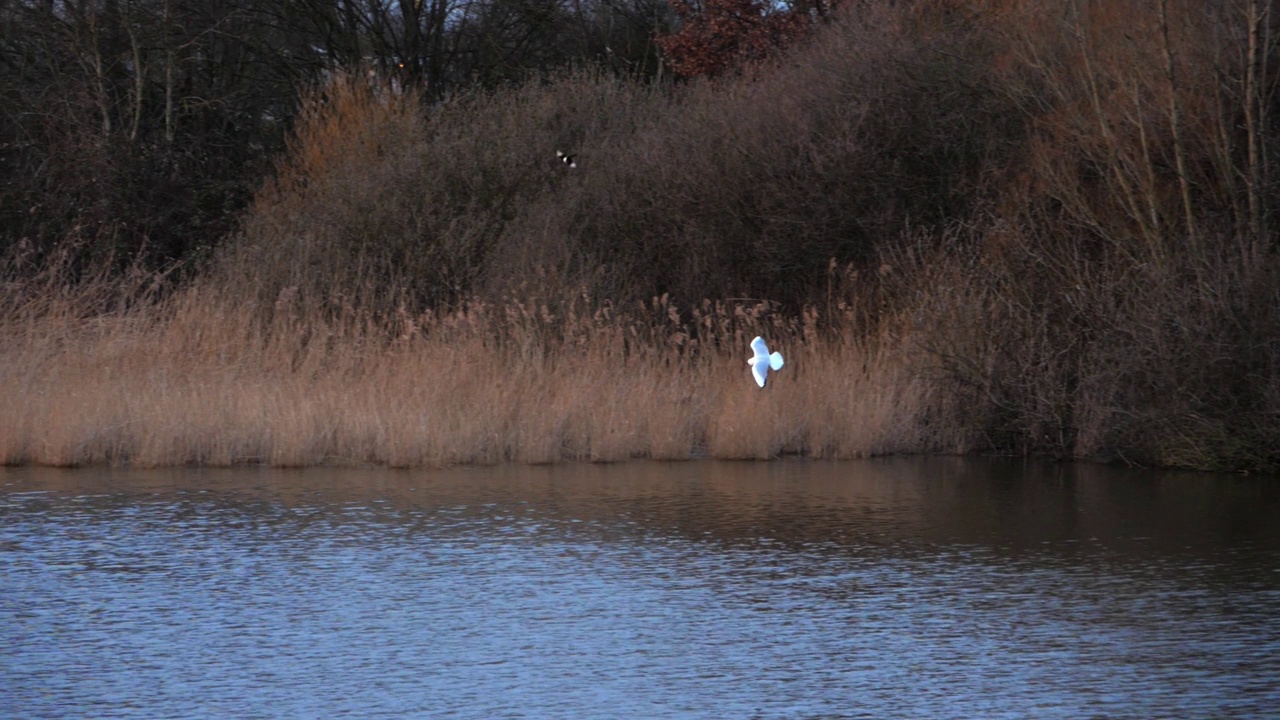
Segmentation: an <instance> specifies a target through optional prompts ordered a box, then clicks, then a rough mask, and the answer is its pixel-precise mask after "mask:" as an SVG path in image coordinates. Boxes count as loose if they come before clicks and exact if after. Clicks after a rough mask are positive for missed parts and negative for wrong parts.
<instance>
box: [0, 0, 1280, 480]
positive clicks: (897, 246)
mask: <svg viewBox="0 0 1280 720" xmlns="http://www.w3.org/2000/svg"><path fill="white" fill-rule="evenodd" d="M853 5H854V7H853V9H854V10H856V12H850V13H848V14H847V15H846V16H845V17H844V18H843V19H840V20H839V21H837V22H835V23H833V27H831V28H829V29H828V31H827V32H824V33H822V34H820V36H819V37H817V38H815V39H814V40H813V42H812V43H811V44H809V45H807V46H806V47H804V48H801V49H798V50H797V51H796V52H795V53H793V54H792V55H790V56H789V57H787V58H784V59H783V60H782V61H781V62H780V64H778V65H777V66H776V67H771V68H767V69H762V70H761V71H760V72H758V73H754V74H752V77H749V78H742V79H737V80H732V81H719V82H707V83H690V84H688V85H686V86H682V87H680V88H676V89H670V88H667V89H663V88H658V87H652V86H639V85H635V84H630V83H627V82H623V81H619V80H616V79H612V78H606V77H601V76H597V75H593V74H591V73H589V72H579V73H571V74H568V75H564V76H559V77H556V78H550V79H547V80H546V81H545V82H538V83H530V84H526V85H524V86H521V87H516V88H507V89H503V90H500V91H493V92H488V93H477V94H472V95H468V96H465V97H460V98H457V99H455V100H452V101H450V102H448V103H445V104H443V105H438V106H433V107H430V108H428V109H426V110H425V111H424V110H422V109H421V107H420V106H419V104H418V103H417V102H416V100H415V98H414V97H413V96H412V94H411V93H410V94H405V95H395V94H389V93H386V92H385V91H383V90H380V89H379V88H378V87H377V86H376V85H370V84H368V83H366V82H364V81H363V80H359V81H357V80H355V79H349V78H338V79H337V80H335V81H334V82H333V83H331V84H330V85H328V86H327V87H325V88H322V89H319V90H318V91H317V92H316V93H314V94H313V96H312V99H311V100H310V101H309V103H310V104H309V105H308V107H307V110H306V111H305V112H304V113H303V116H302V118H301V120H300V122H299V125H298V128H297V133H296V137H295V139H294V141H293V142H292V144H291V146H290V148H289V152H288V153H287V154H286V155H285V156H284V157H282V158H281V159H280V160H279V163H278V167H277V172H276V175H275V177H274V178H273V180H272V181H271V182H269V183H267V184H266V185H265V186H264V187H263V189H262V190H261V191H260V192H259V193H258V195H257V197H256V198H255V201H254V204H253V207H252V209H251V211H250V212H249V213H248V214H247V215H246V217H245V219H244V222H243V225H242V227H241V229H240V230H239V232H238V233H236V234H235V235H234V236H233V237H231V238H229V239H228V241H227V242H226V243H225V244H224V246H223V247H222V248H221V250H220V252H219V253H218V254H217V257H215V258H214V260H213V261H212V262H211V263H210V265H209V266H208V267H207V268H205V270H204V272H203V273H202V274H200V275H199V276H198V277H197V278H196V279H195V280H193V281H190V282H187V283H185V284H183V285H181V286H180V287H176V288H170V289H169V290H168V291H167V292H159V291H157V289H156V282H155V280H154V279H153V278H149V277H146V276H126V277H124V278H123V279H120V278H111V277H106V276H101V277H96V278H95V277H91V278H88V279H85V280H83V281H81V282H78V283H76V284H68V282H66V281H65V280H64V278H65V277H66V273H64V272H61V271H60V270H59V269H58V267H57V266H56V263H55V264H54V265H52V266H50V268H48V269H47V270H46V271H45V272H43V273H41V274H37V275H34V276H32V275H31V274H30V273H25V274H24V273H22V272H17V271H12V270H10V271H6V272H5V273H4V277H5V278H12V279H11V280H8V281H7V284H5V285H4V286H3V291H2V292H0V301H2V302H3V305H2V307H3V309H4V312H3V313H0V332H2V333H4V337H6V338H10V340H11V342H9V343H7V344H5V345H4V346H3V347H0V397H4V398H6V399H7V400H9V405H8V407H9V408H10V409H9V410H8V411H7V412H5V413H3V414H0V462H6V463H42V464H79V463H87V462H117V463H124V462H127V463H132V464H139V465H158V464H184V463H202V464H230V463H239V462H266V463H272V464H277V465H306V464H313V463H325V462H328V463H377V464H388V465H395V466H411V465H443V464H451V463H471V462H503V461H518V462H555V461H558V460H562V459H585V460H599V461H613V460H623V459H626V458H630V457H654V458H686V457H693V456H700V455H708V456H713V457H726V458H769V457H775V456H778V455H781V454H789V453H796V454H803V455H806V456H812V457H852V456H860V455H869V454H881V453H892V452H938V451H943V452H966V451H972V450H991V451H999V452H1017V453H1035V454H1046V455H1051V456H1055V457H1061V458H1089V459H1099V460H1117V461H1124V462H1129V463H1136V464H1150V465H1175V466H1185V467H1198V468H1216V469H1275V468H1277V467H1280V450H1277V448H1280V341H1277V338H1280V262H1278V260H1277V256H1276V247H1275V241H1274V237H1273V235H1272V232H1271V230H1269V228H1272V227H1274V226H1275V225H1274V214H1275V210H1276V208H1275V206H1274V200H1273V198H1274V197H1276V192H1277V190H1280V187H1277V181H1276V178H1275V175H1274V172H1273V171H1272V170H1271V168H1272V167H1274V165H1275V162H1276V161H1277V160H1278V159H1280V158H1277V157H1276V153H1277V148H1280V144H1277V143H1276V139H1277V138H1276V137H1275V136H1276V132H1277V131H1276V129H1275V128H1274V127H1273V123H1271V121H1270V116H1271V114H1272V113H1273V111H1274V109H1275V96H1274V92H1273V88H1272V87H1271V85H1268V81H1266V78H1274V77H1276V72H1277V71H1278V70H1280V67H1277V65H1280V63H1278V61H1277V53H1276V52H1275V47H1274V39H1273V38H1274V37H1275V36H1274V35H1273V34H1272V33H1273V25H1274V20H1275V18H1272V16H1270V15H1264V14H1263V13H1262V12H1261V10H1260V6H1259V4H1258V3H1257V2H1254V1H1253V0H1231V1H1230V2H1227V3H1209V2H1198V1H1196V0H1167V1H1164V2H1158V3H1155V4H1151V3H1143V2H1138V0H1132V1H1130V0H1114V1H1113V2H1079V3H1069V4H1066V5H1059V4H1052V3H1018V2H1007V1H990V2H978V1H976V0H975V1H974V2H960V1H957V2H949V3H945V4H942V5H939V7H938V8H933V6H932V5H930V4H927V3H901V4H894V5H893V6H888V5H886V4H883V3H866V4H858V3H854V4H853ZM931 8H933V9H931ZM939 8H940V9H939ZM1250 13H1252V15H1250ZM1242 17H1243V18H1246V21H1244V22H1242V21H1241V18H1242ZM360 77H362V78H363V76H360ZM1273 84H1274V83H1272V85H1273ZM557 149H564V150H568V151H570V152H575V153H577V157H578V166H579V167H578V168H576V169H573V170H570V169H568V168H566V167H564V166H563V165H562V164H560V163H559V162H557V160H556V157H555V151H556V150H557ZM755 334H763V335H765V336H767V337H768V338H769V339H770V343H771V344H773V345H777V346H779V347H780V348H781V349H782V350H783V352H784V353H785V354H786V355H787V358H788V364H787V367H786V368H785V369H784V370H783V371H782V372H780V373H778V374H776V375H775V376H771V380H770V386H769V387H768V388H766V389H765V390H764V391H759V390H758V389H757V388H756V387H755V386H754V384H753V383H752V382H751V381H750V379H749V375H748V370H747V366H746V363H745V359H746V347H747V341H748V340H749V339H750V338H751V337H752V336H753V335H755Z"/></svg>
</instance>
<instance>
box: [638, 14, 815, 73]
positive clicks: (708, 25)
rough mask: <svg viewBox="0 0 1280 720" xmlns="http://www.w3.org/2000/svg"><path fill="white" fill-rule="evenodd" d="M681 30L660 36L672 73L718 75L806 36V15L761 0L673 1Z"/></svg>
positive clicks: (808, 22) (810, 22)
mask: <svg viewBox="0 0 1280 720" xmlns="http://www.w3.org/2000/svg"><path fill="white" fill-rule="evenodd" d="M672 7H673V8H674V9H675V11H676V13H677V14H679V15H680V18H681V20H682V21H683V26H682V27H681V28H680V31H679V32H677V33H675V34H673V35H666V36H663V37H659V38H658V45H659V46H660V47H661V48H662V52H663V55H664V56H665V57H666V59H667V62H668V63H670V65H671V69H672V70H674V71H675V72H676V73H677V74H680V75H684V76H686V77H692V76H697V75H706V76H709V77H711V76H716V75H720V74H721V73H724V72H725V71H727V70H732V69H735V68H738V67H740V66H742V65H743V64H745V63H749V62H759V61H761V60H764V59H766V58H768V57H771V56H773V55H774V54H775V53H777V52H778V51H779V50H781V49H783V48H785V47H787V46H788V45H790V44H791V43H793V42H795V41H796V40H798V39H800V38H801V37H803V36H805V35H806V34H807V33H808V32H809V29H810V28H811V27H812V25H813V19H812V17H811V15H810V14H809V13H808V12H805V11H803V10H799V9H792V10H778V9H776V8H774V7H773V6H771V5H770V4H768V3H765V2H760V1H759V0H703V2H702V3H701V5H695V4H694V3H693V2H690V1H689V0H672Z"/></svg>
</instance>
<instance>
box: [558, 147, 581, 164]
mask: <svg viewBox="0 0 1280 720" xmlns="http://www.w3.org/2000/svg"><path fill="white" fill-rule="evenodd" d="M556 157H557V158H559V159H560V162H562V163H564V164H565V165H567V166H569V167H571V168H576V167H578V156H577V155H570V154H569V153H567V152H565V151H563V150H557V151H556Z"/></svg>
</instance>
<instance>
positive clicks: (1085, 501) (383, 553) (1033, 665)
mask: <svg viewBox="0 0 1280 720" xmlns="http://www.w3.org/2000/svg"><path fill="white" fill-rule="evenodd" d="M0 717H4V718H64V717H65V718H90V717H92V718H114V717H139V718H258V717H261V718H336V717H353V718H414V717H431V718H436V717H440V718H451V717H457V718H717V719H718V718H863V717H865V718H961V717H963V718H978V717H981V718H1005V717H1007V718H1072V719H1073V720H1075V719H1078V718H1158V717H1163V718H1211V717H1212V718H1235V717H1238V718H1259V717H1280V478H1274V477H1270V478H1242V477H1233V476H1212V475H1194V474H1156V473H1138V472H1127V471H1120V470H1115V469H1107V468H1100V467H1091V466H1071V465H1038V464H1028V463H1023V462H1011V461H991V460H978V459H964V458H935V459H926V460H920V459H893V460H884V461H867V462H856V463H824V462H799V461H797V462H773V463H721V462H710V461H697V462H687V463H674V464H663V463H647V462H637V463H626V464H621V465H606V466H599V465H567V466H552V467H498V468H459V469H450V470H445V471H420V472H419V471H395V470H384V469H371V470H350V469H316V470H300V471H282V470H270V469H256V468H255V469H234V470H192V469H184V470H164V471H146V472H143V471H125V470H110V469H83V470H50V469H37V468H9V469H0Z"/></svg>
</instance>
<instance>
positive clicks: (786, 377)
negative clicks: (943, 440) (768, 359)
mask: <svg viewBox="0 0 1280 720" xmlns="http://www.w3.org/2000/svg"><path fill="white" fill-rule="evenodd" d="M202 293H204V294H203V295H202ZM211 295H216V294H213V293H209V292H208V291H202V290H201V289H200V288H199V287H196V288H192V289H190V290H187V291H184V292H181V293H179V294H178V295H177V296H175V297H174V298H171V299H169V300H166V301H163V302H160V301H145V300H144V301H140V302H134V303H133V304H132V307H129V308H126V309H122V310H118V311H113V312H95V313H87V312H85V310H86V307H85V306H84V304H83V303H81V302H79V301H78V300H77V299H76V298H74V297H71V298H64V299H62V300H51V301H47V302H41V303H33V304H32V306H31V307H28V308H27V309H26V311H25V312H22V313H19V312H12V313H8V314H7V315H6V318H7V320H6V321H5V322H4V323H3V325H4V326H3V327H2V328H0V331H3V332H4V333H5V335H6V337H9V338H11V339H15V340H16V342H11V343H8V344H7V345H6V346H5V347H4V348H3V349H0V397H5V398H6V399H7V403H6V404H7V405H8V411H7V412H5V413H3V414H0V463H7V464H19V463H31V464H39V465H56V466H67V465H81V464H90V463H113V464H126V463H127V464H130V465H134V466H142V467H147V466H159V465H185V464H201V465H231V464H238V463H265V464H270V465H274V466H286V467H287V466H305V465H315V464H324V463H331V464H377V465H389V466H396V467H402V466H403V467H411V466H441V465H449V464H457V463H497V462H505V461H514V462H520V463H553V462H558V461H562V460H589V461H605V462H610V461H620V460H626V459H629V458H635V457H649V458H656V459H686V458H691V457H696V456H712V457H719V458H756V459H765V458H771V457H776V456H778V455H780V454H783V453H798V454H806V455H811V456H821V457H850V456H860V455H870V454H878V453H884V452H892V451H901V450H928V449H933V445H932V444H931V443H929V442H924V441H923V439H922V438H916V439H913V437H912V436H911V434H910V429H911V428H912V427H913V425H914V424H915V422H916V417H915V414H916V413H918V411H919V405H918V400H919V397H920V396H921V394H922V393H927V392H928V390H927V388H923V387H922V386H921V385H920V383H919V381H911V380H905V381H904V380H903V378H902V376H901V370H900V367H901V363H900V362H895V361H894V360H892V359H891V358H889V356H888V354H887V352H867V351H864V350H863V348H861V347H860V346H859V345H858V344H856V343H852V342H850V341H847V340H844V339H841V338H840V336H838V335H836V334H833V333H827V334H826V335H829V337H821V336H822V335H824V334H822V333H818V332H816V331H813V328H811V332H808V333H804V332H799V331H797V330H796V328H795V327H794V326H792V327H788V326H786V325H785V324H783V323H781V322H778V321H775V319H773V318H771V317H769V316H768V315H767V314H766V313H765V312H764V310H763V308H762V307H759V306H757V307H726V306H724V305H720V306H712V305H710V304H706V305H705V306H703V307H702V308H697V309H694V312H691V313H684V314H683V315H682V314H681V313H680V312H679V311H678V310H677V309H676V308H675V307H673V306H670V305H669V304H668V302H667V300H666V299H664V298H657V299H654V301H653V302H652V303H651V304H649V305H646V306H645V307H642V308H639V309H635V310H632V311H630V312H628V313H626V314H624V313H622V312H620V311H616V310H613V309H610V308H606V309H600V308H596V309H594V310H592V309H590V308H587V307H585V306H582V307H581V308H580V309H581V311H582V312H581V313H576V312H574V313H570V315H569V316H565V317H557V316H556V315H554V314H553V313H551V311H550V309H549V308H547V307H546V306H538V305H532V304H523V305H522V304H516V303H514V302H513V304H511V305H507V306H486V305H482V304H476V305H473V306H469V307H467V308H464V309H461V310H459V311H456V312H454V313H451V314H448V315H442V316H431V315H424V316H419V317H407V316H401V317H399V318H396V319H394V320H393V321H389V322H388V323H384V324H381V325H378V324H374V323H372V322H357V321H355V320H353V319H350V318H348V319H345V320H341V319H340V320H327V321H326V320H322V319H319V318H316V317H309V318H302V317H298V316H297V314H296V313H293V312H291V311H290V310H289V308H288V307H287V306H286V305H287V303H288V302H289V301H288V299H287V298H285V299H282V300H281V302H280V306H278V307H277V308H276V310H277V312H276V315H275V320H273V321H271V322H270V323H266V324H264V323H261V322H258V321H256V320H255V318H254V315H253V314H252V313H251V312H250V311H249V309H247V308H245V307H243V306H240V307H237V306H236V305H235V304H234V303H231V304H220V303H219V302H218V301H216V300H213V299H211V297H210V296H211ZM12 299H13V298H12V296H11V297H10V300H12ZM572 309H573V308H572V307H571V308H570V310H572ZM19 318H23V319H22V320H21V321H20V320H19ZM811 319H812V320H813V321H814V322H816V320H817V317H816V314H815V315H813V316H812V317H811ZM771 322H772V324H773V325H774V327H773V328H772V330H773V332H774V333H775V334H774V335H771V338H772V339H774V341H775V342H776V343H777V344H778V346H779V347H780V348H781V349H782V351H783V352H784V353H786V354H787V363H788V364H787V367H786V368H785V369H784V370H783V371H782V372H779V373H776V374H774V375H772V376H771V380H770V384H769V386H768V387H767V388H766V389H764V390H761V389H759V388H757V387H756V386H755V384H754V382H752V380H751V377H750V373H749V371H748V368H747V365H746V362H745V361H746V357H747V355H748V349H747V341H748V340H749V339H750V337H751V334H753V333H754V332H756V331H757V330H758V331H759V332H765V333H769V332H770V329H771V328H770V325H771Z"/></svg>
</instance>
